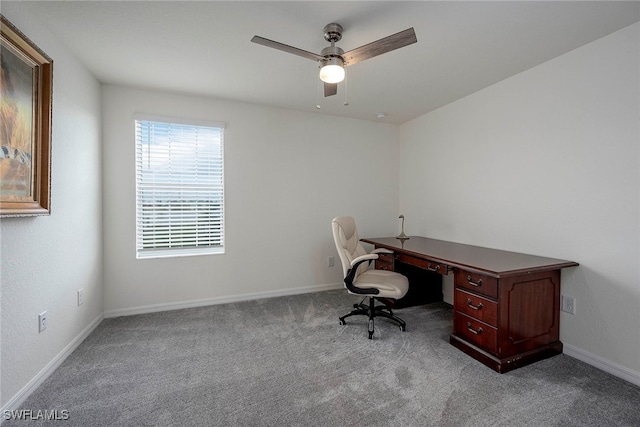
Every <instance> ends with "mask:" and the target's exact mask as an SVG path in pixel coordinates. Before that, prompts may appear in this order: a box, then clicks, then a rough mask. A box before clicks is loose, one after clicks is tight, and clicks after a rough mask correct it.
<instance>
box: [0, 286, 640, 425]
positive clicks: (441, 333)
mask: <svg viewBox="0 0 640 427" xmlns="http://www.w3.org/2000/svg"><path fill="white" fill-rule="evenodd" d="M357 301H359V300H356V299H354V298H353V297H350V296H348V295H347V294H346V292H344V291H342V290H337V291H328V292H319V293H314V294H305V295H296V296H290V297H281V298H272V299H264V300H257V301H248V302H242V303H234V304H225V305H217V306H210V307H203V308H194V309H186V310H179V311H171V312H164V313H154V314H146V315H138V316H130V317H121V318H116V319H108V320H105V321H104V322H103V323H102V324H101V325H100V326H99V327H98V328H97V329H96V330H95V331H94V332H93V334H91V336H89V337H88V338H87V339H86V340H85V342H83V343H82V344H81V345H80V347H78V349H77V350H76V351H75V352H74V353H73V354H72V355H71V356H70V357H69V358H68V359H67V360H66V361H65V362H64V363H63V365H62V366H60V368H58V369H57V370H56V371H55V372H54V373H53V375H51V377H50V378H48V379H47V380H46V381H45V382H44V383H43V384H42V385H41V386H40V387H39V388H38V389H37V390H36V391H35V392H34V393H33V394H32V395H31V396H30V397H29V398H28V399H27V401H26V402H25V403H24V404H23V405H22V408H23V409H30V410H32V411H37V410H49V411H51V410H58V411H62V410H67V411H68V414H69V420H67V421H57V422H44V421H31V422H30V423H28V422H24V421H5V422H4V423H3V425H6V426H14V425H26V424H32V425H39V426H40V425H49V424H50V425H68V426H323V427H324V426H388V425H396V426H474V427H475V426H510V427H511V426H536V427H537V426H614V425H617V426H639V425H640V388H638V387H636V386H634V385H632V384H630V383H627V382H625V381H622V380H620V379H617V378H615V377H613V376H611V375H609V374H607V373H604V372H602V371H599V370H597V369H595V368H593V367H591V366H589V365H586V364H584V363H582V362H579V361H577V360H575V359H572V358H570V357H567V356H565V355H560V356H556V357H553V358H551V359H548V360H544V361H541V362H538V363H536V364H533V365H530V366H527V367H524V368H521V369H518V370H516V371H512V372H509V373H506V374H502V375H500V374H498V373H496V372H494V371H492V370H490V369H489V368H487V367H485V366H484V365H482V364H480V363H478V362H476V361H475V360H473V359H471V358H470V357H468V356H466V355H465V354H464V353H462V352H460V351H459V350H457V349H456V348H454V347H452V346H451V345H450V344H449V341H448V334H449V333H450V331H451V318H452V313H451V307H449V306H447V305H446V304H431V305H426V306H421V307H411V308H405V309H402V310H397V311H396V313H397V314H398V315H399V316H400V317H402V318H404V320H405V321H406V322H407V331H406V332H401V331H400V330H399V328H398V327H397V326H396V325H395V324H393V323H391V322H389V321H387V320H385V319H379V320H378V321H377V322H376V334H375V337H374V340H372V341H370V340H368V339H367V332H366V329H367V327H366V319H365V318H364V317H359V316H358V317H352V318H349V319H347V322H348V324H347V325H346V326H341V325H339V323H338V316H339V315H342V314H345V313H346V312H347V311H349V309H350V306H351V304H352V303H354V302H357ZM34 413H35V412H34Z"/></svg>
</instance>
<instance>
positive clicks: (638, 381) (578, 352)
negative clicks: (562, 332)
mask: <svg viewBox="0 0 640 427" xmlns="http://www.w3.org/2000/svg"><path fill="white" fill-rule="evenodd" d="M563 352H564V354H566V355H567V356H570V357H573V358H574V359H578V360H581V361H582V362H584V363H587V364H589V365H591V366H593V367H595V368H598V369H600V370H602V371H605V372H608V373H610V374H611V375H614V376H616V377H618V378H621V379H623V380H625V381H628V382H630V383H631V384H634V385H637V386H639V387H640V372H636V371H634V370H632V369H629V368H625V367H624V366H622V365H618V364H617V363H614V362H611V361H609V360H607V359H604V358H602V357H600V356H596V355H595V354H592V353H589V352H588V351H585V350H582V349H580V348H577V347H574V346H572V345H570V344H564V350H563Z"/></svg>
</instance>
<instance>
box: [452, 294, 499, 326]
mask: <svg viewBox="0 0 640 427" xmlns="http://www.w3.org/2000/svg"><path fill="white" fill-rule="evenodd" d="M454 307H455V309H456V310H457V311H459V312H461V313H464V314H466V315H467V316H469V317H473V318H474V319H477V320H481V321H483V322H484V323H488V324H490V325H491V326H495V327H497V326H498V303H497V302H495V301H491V300H489V299H486V298H482V297H480V296H478V295H475V294H472V293H470V292H467V291H463V290H462V289H456V290H455V295H454Z"/></svg>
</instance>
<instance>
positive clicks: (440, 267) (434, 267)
mask: <svg viewBox="0 0 640 427" xmlns="http://www.w3.org/2000/svg"><path fill="white" fill-rule="evenodd" d="M397 259H398V261H399V262H403V263H405V264H409V265H415V266H416V267H420V268H424V269H425V270H429V271H433V272H434V273H439V274H443V275H447V274H449V266H448V265H446V264H443V263H441V262H435V261H430V260H427V259H422V258H416V257H412V256H411V255H405V254H398V258H397Z"/></svg>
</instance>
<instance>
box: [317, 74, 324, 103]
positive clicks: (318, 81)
mask: <svg viewBox="0 0 640 427" xmlns="http://www.w3.org/2000/svg"><path fill="white" fill-rule="evenodd" d="M316 80H317V83H316V109H318V110H319V109H320V83H321V82H322V81H321V80H320V79H316ZM323 86H324V85H323Z"/></svg>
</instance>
